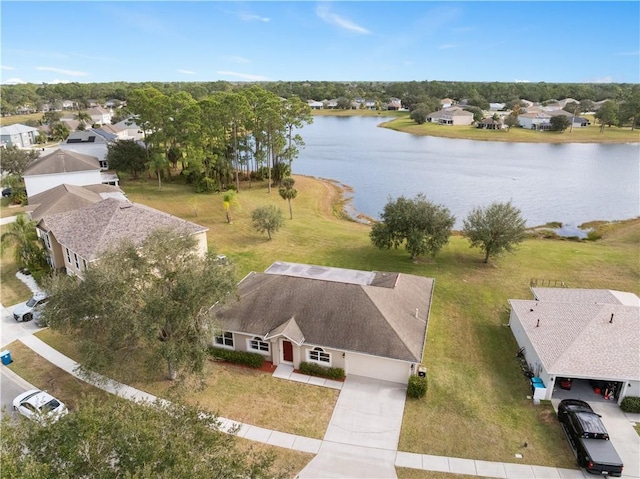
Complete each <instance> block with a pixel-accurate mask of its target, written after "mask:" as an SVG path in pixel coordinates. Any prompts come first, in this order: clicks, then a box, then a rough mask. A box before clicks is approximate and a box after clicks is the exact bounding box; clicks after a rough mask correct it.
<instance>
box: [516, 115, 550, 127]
mask: <svg viewBox="0 0 640 479" xmlns="http://www.w3.org/2000/svg"><path fill="white" fill-rule="evenodd" d="M518 123H519V124H520V126H521V127H522V128H527V129H529V130H548V129H550V128H551V116H550V115H549V114H547V113H522V114H521V115H518Z"/></svg>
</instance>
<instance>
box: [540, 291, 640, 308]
mask: <svg viewBox="0 0 640 479" xmlns="http://www.w3.org/2000/svg"><path fill="white" fill-rule="evenodd" d="M531 291H533V296H534V297H535V298H536V299H538V300H540V301H555V302H564V303H602V304H626V305H627V306H640V304H639V303H638V297H637V296H636V295H635V294H633V293H625V292H623V291H614V290H611V289H580V288H531Z"/></svg>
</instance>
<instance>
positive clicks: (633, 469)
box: [589, 402, 640, 478]
mask: <svg viewBox="0 0 640 479" xmlns="http://www.w3.org/2000/svg"><path fill="white" fill-rule="evenodd" d="M589 404H590V405H591V407H592V408H593V410H594V411H595V412H597V413H598V414H600V416H602V422H603V423H604V426H605V427H606V428H607V431H609V437H610V438H611V442H612V443H613V447H615V448H616V451H618V454H619V455H620V458H621V459H622V462H623V464H624V470H623V471H622V475H623V477H633V478H640V436H639V435H638V433H637V432H636V431H635V429H634V428H633V426H632V425H631V422H629V419H628V418H627V416H625V414H624V413H623V412H622V410H621V409H620V406H618V405H617V404H616V403H613V404H612V403H606V402H605V403H603V402H592V403H589Z"/></svg>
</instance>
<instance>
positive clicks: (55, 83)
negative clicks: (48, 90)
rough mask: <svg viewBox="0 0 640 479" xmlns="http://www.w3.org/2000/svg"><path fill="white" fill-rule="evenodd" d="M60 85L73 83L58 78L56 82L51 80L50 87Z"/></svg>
mask: <svg viewBox="0 0 640 479" xmlns="http://www.w3.org/2000/svg"><path fill="white" fill-rule="evenodd" d="M45 83H46V82H45ZM58 83H71V82H70V81H69V80H60V79H58V78H56V79H55V80H51V81H50V82H49V84H50V85H57V84H58Z"/></svg>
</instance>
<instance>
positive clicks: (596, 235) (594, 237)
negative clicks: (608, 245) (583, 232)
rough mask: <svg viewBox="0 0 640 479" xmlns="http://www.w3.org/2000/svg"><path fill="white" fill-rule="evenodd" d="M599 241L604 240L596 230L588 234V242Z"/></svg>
mask: <svg viewBox="0 0 640 479" xmlns="http://www.w3.org/2000/svg"><path fill="white" fill-rule="evenodd" d="M599 239H602V234H600V233H599V232H597V231H596V230H591V231H589V232H588V233H587V240H588V241H598V240H599Z"/></svg>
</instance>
